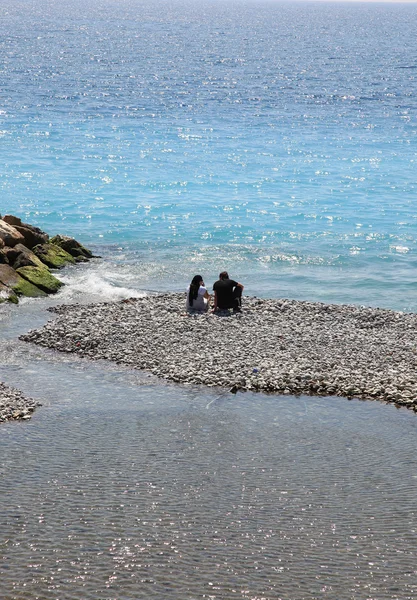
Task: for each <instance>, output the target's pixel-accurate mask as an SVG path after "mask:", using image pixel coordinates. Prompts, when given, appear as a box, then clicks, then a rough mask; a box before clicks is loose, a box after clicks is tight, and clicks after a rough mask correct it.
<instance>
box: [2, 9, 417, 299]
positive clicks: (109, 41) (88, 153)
mask: <svg viewBox="0 0 417 600" xmlns="http://www.w3.org/2000/svg"><path fill="white" fill-rule="evenodd" d="M0 16H1V19H0V52H1V63H0V77H1V81H2V93H1V98H0V136H1V144H0V189H1V200H0V212H1V213H5V212H11V213H15V214H18V215H20V216H21V217H22V218H23V219H24V220H26V221H28V222H31V223H35V224H37V225H39V226H40V227H42V228H44V229H45V230H47V231H48V232H50V233H55V232H58V231H59V232H62V233H67V234H71V235H74V236H76V237H78V238H80V239H81V240H82V241H84V242H85V243H86V244H88V245H90V246H93V247H94V248H95V250H96V251H98V252H99V253H100V254H101V255H102V256H103V257H104V258H105V260H106V268H103V267H102V268H101V270H100V268H99V267H98V270H96V271H94V270H92V271H94V272H92V271H91V272H89V273H88V276H89V277H92V278H93V279H92V280H93V287H94V286H95V287H96V288H97V290H98V291H100V287H101V288H102V289H101V292H103V291H104V293H105V292H106V290H108V288H109V287H116V288H120V287H125V288H127V289H130V290H138V289H150V288H152V289H173V290H179V289H183V288H184V286H185V285H186V283H187V282H189V280H190V279H191V277H192V276H193V275H194V274H195V273H196V272H201V273H202V274H203V276H204V277H205V279H206V281H207V282H210V283H211V282H212V281H214V280H215V279H216V277H217V274H218V272H219V270H223V269H227V270H229V271H230V272H231V273H232V274H233V277H235V278H236V279H238V280H239V281H242V282H243V283H245V284H246V290H247V291H248V293H253V294H259V295H264V296H287V297H295V298H302V299H311V300H324V301H330V302H354V303H359V304H371V305H380V306H387V307H392V308H396V309H400V310H416V309H417V303H416V300H415V297H416V290H417V284H416V282H415V266H416V238H417V223H416V214H415V210H414V204H415V191H416V172H417V171H416V159H417V150H416V147H417V146H416V140H417V138H416V133H417V120H416V108H417V102H416V98H417V93H416V92H417V90H416V87H417V83H416V75H417V62H416V57H415V31H416V29H417V7H416V6H413V5H394V4H384V5H382V4H377V5H374V4H372V5H366V4H353V5H349V4H327V3H326V4H320V3H263V2H234V3H229V2H224V3H223V2H205V1H201V2H174V3H165V2H160V3H158V6H157V7H155V6H154V5H153V4H152V3H150V2H146V1H145V2H139V1H134V0H126V1H121V2H116V1H104V0H103V1H100V0H89V2H79V1H78V0H75V1H71V2H61V1H58V2H54V3H53V4H52V3H49V2H46V1H42V0H41V1H40V2H37V3H36V4H34V3H29V2H19V1H18V2H16V1H13V2H11V1H8V0H6V1H5V2H3V3H2V6H1V7H0ZM109 273H110V276H109ZM87 279H88V278H87ZM90 283H91V282H90Z"/></svg>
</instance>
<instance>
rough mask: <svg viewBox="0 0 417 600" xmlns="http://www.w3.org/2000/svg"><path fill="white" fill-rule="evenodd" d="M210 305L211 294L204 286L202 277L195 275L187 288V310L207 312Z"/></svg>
mask: <svg viewBox="0 0 417 600" xmlns="http://www.w3.org/2000/svg"><path fill="white" fill-rule="evenodd" d="M209 303H210V294H209V293H208V291H207V288H206V287H205V286H204V281H203V278H202V277H201V275H195V277H193V280H192V281H191V283H190V285H189V286H188V288H187V300H186V307H187V310H199V311H202V312H203V311H207V310H208V307H209Z"/></svg>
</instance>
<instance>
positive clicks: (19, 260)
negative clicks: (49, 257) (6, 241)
mask: <svg viewBox="0 0 417 600" xmlns="http://www.w3.org/2000/svg"><path fill="white" fill-rule="evenodd" d="M15 253H17V256H16V258H15V259H14V261H13V263H12V262H11V261H10V258H9V263H10V264H11V265H12V267H13V269H16V270H17V269H19V268H20V267H41V268H42V267H45V264H44V263H43V262H42V261H41V260H40V259H39V258H38V257H37V256H36V254H34V253H33V252H32V250H29V248H27V247H26V246H24V245H23V244H17V245H16V246H15V247H14V248H13V254H15ZM10 254H12V253H10Z"/></svg>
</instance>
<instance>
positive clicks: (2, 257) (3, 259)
mask: <svg viewBox="0 0 417 600" xmlns="http://www.w3.org/2000/svg"><path fill="white" fill-rule="evenodd" d="M8 264H9V259H8V258H7V255H6V253H5V252H4V251H3V250H0V265H8Z"/></svg>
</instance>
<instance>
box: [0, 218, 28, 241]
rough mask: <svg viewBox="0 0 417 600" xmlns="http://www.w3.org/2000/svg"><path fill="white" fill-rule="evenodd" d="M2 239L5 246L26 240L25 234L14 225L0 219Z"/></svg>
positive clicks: (0, 237) (0, 235) (0, 236)
mask: <svg viewBox="0 0 417 600" xmlns="http://www.w3.org/2000/svg"><path fill="white" fill-rule="evenodd" d="M0 239H1V240H2V241H3V244H4V245H5V246H10V247H13V246H16V244H21V243H22V242H24V240H25V238H24V237H23V235H22V234H21V233H20V232H19V231H18V230H17V229H16V228H15V227H12V226H11V225H9V224H8V223H6V222H5V221H2V220H0Z"/></svg>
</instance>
